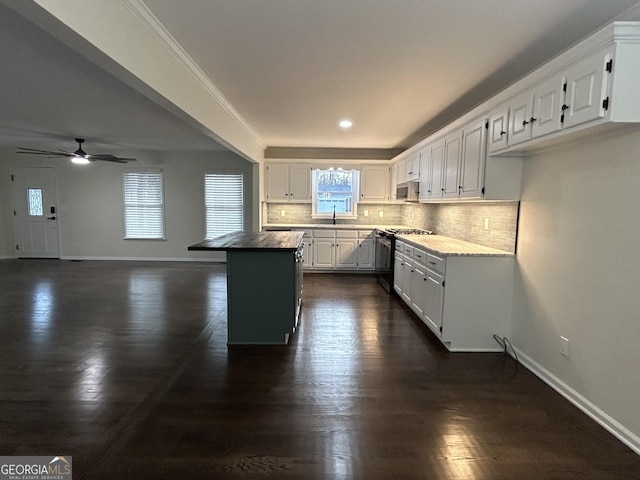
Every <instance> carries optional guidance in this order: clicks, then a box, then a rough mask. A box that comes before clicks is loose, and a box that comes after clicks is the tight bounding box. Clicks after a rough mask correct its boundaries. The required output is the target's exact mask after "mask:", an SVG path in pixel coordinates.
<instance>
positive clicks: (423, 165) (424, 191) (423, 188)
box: [418, 145, 431, 200]
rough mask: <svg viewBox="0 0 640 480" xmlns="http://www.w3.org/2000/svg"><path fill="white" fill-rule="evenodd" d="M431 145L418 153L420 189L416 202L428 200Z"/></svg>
mask: <svg viewBox="0 0 640 480" xmlns="http://www.w3.org/2000/svg"><path fill="white" fill-rule="evenodd" d="M430 189H431V145H429V146H427V147H425V148H423V149H422V151H421V153H420V189H419V194H418V200H429V195H430V192H431V190H430Z"/></svg>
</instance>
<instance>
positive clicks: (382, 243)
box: [376, 228, 433, 293]
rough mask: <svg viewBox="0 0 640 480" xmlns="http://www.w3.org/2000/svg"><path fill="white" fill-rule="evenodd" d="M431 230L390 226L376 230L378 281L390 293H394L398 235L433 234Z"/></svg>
mask: <svg viewBox="0 0 640 480" xmlns="http://www.w3.org/2000/svg"><path fill="white" fill-rule="evenodd" d="M432 234H433V232H432V231H431V230H423V229H420V228H388V229H384V230H376V269H377V270H378V282H379V283H380V285H382V288H384V289H385V290H386V291H387V292H388V293H393V292H394V290H393V253H394V250H395V247H396V235H432Z"/></svg>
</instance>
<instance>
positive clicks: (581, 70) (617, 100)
mask: <svg viewBox="0 0 640 480" xmlns="http://www.w3.org/2000/svg"><path fill="white" fill-rule="evenodd" d="M639 77H640V22H614V23H612V24H610V25H608V26H606V27H605V28H603V29H601V30H600V31H598V32H596V33H595V34H593V35H592V36H591V37H588V38H587V39H585V40H583V41H582V42H580V43H579V44H577V45H575V46H573V47H571V48H570V49H569V50H567V51H566V52H564V53H563V54H561V55H559V56H558V57H556V58H554V59H553V60H551V61H549V62H548V63H547V64H545V65H543V66H542V67H540V68H539V69H538V70H536V71H534V72H532V73H531V74H529V75H528V76H527V77H525V78H524V79H522V80H520V81H519V82H518V83H516V84H514V85H513V86H511V87H509V89H508V91H513V92H515V94H514V95H512V96H511V98H509V99H507V100H505V101H504V102H503V104H502V106H501V107H500V108H499V109H496V111H495V113H494V114H492V115H491V116H490V119H489V137H488V150H489V154H498V155H505V154H506V155H513V154H514V153H517V152H528V151H532V150H535V149H536V148H546V147H548V146H550V145H554V144H558V143H562V142H565V141H568V140H570V139H571V138H575V137H576V136H580V135H581V136H584V135H589V134H591V132H586V131H585V130H586V129H594V128H595V130H593V132H594V133H595V132H596V131H597V130H598V129H600V130H603V129H604V130H606V129H608V128H610V127H612V126H613V125H614V124H615V123H623V122H632V123H640V88H638V78H639ZM518 87H520V88H519V91H518ZM501 96H504V95H501ZM505 119H507V121H506V122H505ZM505 125H507V126H508V128H504V127H505ZM596 127H598V128H596ZM600 127H602V128H600Z"/></svg>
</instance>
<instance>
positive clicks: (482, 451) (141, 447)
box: [0, 260, 640, 480]
mask: <svg viewBox="0 0 640 480" xmlns="http://www.w3.org/2000/svg"><path fill="white" fill-rule="evenodd" d="M225 289H226V278H225V272H224V266H221V265H212V264H202V263H141V262H89V261H86V262H71V261H55V260H54V261H46V260H6V261H0V295H1V296H0V339H1V340H0V341H1V342H2V343H1V345H2V348H0V455H71V456H72V457H73V468H74V474H75V475H74V478H76V479H83V480H84V479H101V480H106V479H116V478H118V479H176V478H180V479H191V478H200V479H205V478H206V479H235V478H268V477H271V478H278V479H289V478H291V479H351V478H362V479H409V478H424V479H465V480H466V479H492V480H493V479H509V480H512V479H536V480H539V479H580V480H584V479H633V478H640V457H639V456H638V455H636V454H635V453H633V452H632V451H631V450H630V449H628V448H627V447H625V446H624V445H623V444H621V443H620V442H619V441H618V440H616V439H615V438H614V437H613V436H611V435H610V434H609V433H608V432H606V431H605V430H604V429H603V428H601V427H600V426H598V425H597V424H595V423H594V422H593V421H591V420H590V419H589V418H588V417H587V416H586V415H584V414H583V413H582V412H580V411H579V410H578V409H576V408H575V407H573V406H572V405H570V404H569V403H568V402H567V401H565V400H564V399H563V398H562V397H560V396H559V395H558V394H556V393H555V392H554V391H553V390H551V389H550V388H549V387H547V386H546V385H545V384H544V383H543V382H542V381H540V380H538V379H537V378H535V377H534V376H533V375H532V374H531V373H529V372H528V371H527V370H526V369H525V368H524V367H522V366H520V365H517V364H516V363H515V362H514V361H513V360H512V359H511V358H510V357H508V356H505V355H502V354H461V353H458V354H450V353H448V352H447V351H446V349H444V347H442V346H441V345H440V344H439V342H438V341H436V340H435V339H434V338H433V336H432V335H431V334H430V332H429V331H428V330H427V329H426V327H424V326H423V325H422V324H421V323H420V322H419V321H418V319H417V318H416V317H414V316H413V314H412V313H411V312H410V311H409V310H408V309H407V308H406V307H405V306H404V305H403V304H402V303H401V302H400V301H399V300H398V299H397V298H395V297H391V296H389V295H387V294H386V293H385V292H384V291H383V290H382V289H381V288H380V287H379V286H378V284H377V283H376V280H375V278H374V277H373V276H368V275H326V274H325V275H306V276H305V287H304V293H303V315H302V320H301V324H300V328H299V331H298V332H297V333H296V335H295V336H294V337H293V338H292V342H291V343H290V345H288V346H286V347H233V348H228V347H227V346H226V343H225V342H226V319H225V317H226V297H225V295H226V293H225ZM247 294H248V299H247V301H249V302H250V301H251V292H247ZM260 308H261V307H260V306H258V305H256V312H255V313H256V315H258V316H259V315H260Z"/></svg>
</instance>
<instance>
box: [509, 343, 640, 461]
mask: <svg viewBox="0 0 640 480" xmlns="http://www.w3.org/2000/svg"><path fill="white" fill-rule="evenodd" d="M514 350H515V351H516V353H517V354H518V360H519V361H520V363H522V365H524V366H525V367H526V368H527V369H528V370H530V371H531V372H532V373H533V374H534V375H535V376H537V377H538V378H540V379H541V380H542V381H543V382H544V383H546V384H547V385H549V386H550V387H551V388H553V389H554V390H555V391H556V392H558V393H559V394H560V395H562V396H563V397H564V398H566V399H567V400H569V402H571V403H572V404H573V405H575V406H576V407H578V408H579V409H580V410H582V411H583V412H584V413H586V414H587V415H588V416H589V417H591V418H592V419H593V420H595V421H596V422H597V423H598V424H600V425H601V426H602V427H604V428H605V429H606V430H607V431H609V433H611V434H612V435H613V436H615V437H616V438H617V439H618V440H620V441H621V442H622V443H624V444H625V445H626V446H627V447H629V448H630V449H631V450H633V451H634V452H635V453H636V454H638V455H640V437H638V435H636V434H634V433H633V432H631V431H630V430H629V429H627V428H625V427H624V425H622V424H621V423H619V422H618V421H617V420H616V419H614V418H613V417H611V416H610V415H608V414H607V413H606V412H604V411H603V410H602V409H600V408H599V407H598V406H597V405H595V404H593V403H592V402H591V401H589V400H588V399H586V398H585V397H584V396H582V395H581V394H580V393H578V392H577V391H576V390H574V389H573V388H571V387H570V386H569V385H567V384H566V383H564V382H563V381H562V380H560V379H559V378H558V377H556V376H555V375H554V374H552V373H551V372H550V371H548V370H547V369H546V368H544V367H543V366H542V365H540V364H539V363H537V362H535V361H534V360H532V359H531V357H529V356H527V355H526V354H525V353H523V352H522V351H520V350H519V349H517V348H515V349H514Z"/></svg>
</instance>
